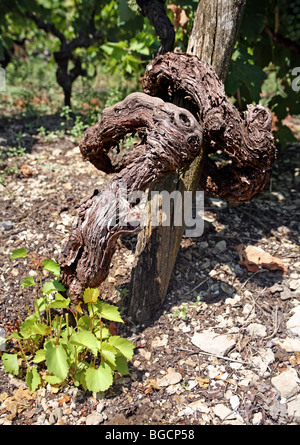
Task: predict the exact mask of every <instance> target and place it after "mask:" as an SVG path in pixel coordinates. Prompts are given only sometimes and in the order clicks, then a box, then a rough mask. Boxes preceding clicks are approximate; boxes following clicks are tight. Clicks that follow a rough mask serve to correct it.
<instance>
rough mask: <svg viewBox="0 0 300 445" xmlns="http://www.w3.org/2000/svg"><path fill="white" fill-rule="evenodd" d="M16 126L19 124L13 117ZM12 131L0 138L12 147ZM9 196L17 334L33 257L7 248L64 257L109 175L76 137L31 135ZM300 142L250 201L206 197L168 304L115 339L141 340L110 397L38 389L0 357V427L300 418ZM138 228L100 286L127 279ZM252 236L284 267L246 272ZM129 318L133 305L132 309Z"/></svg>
mask: <svg viewBox="0 0 300 445" xmlns="http://www.w3.org/2000/svg"><path fill="white" fill-rule="evenodd" d="M14 125H15V126H14ZM18 125H19V124H16V123H15V124H14V123H12V124H11V125H10V127H9V128H8V129H5V131H4V133H3V134H4V136H3V138H2V139H1V140H0V144H2V145H5V142H7V140H8V135H9V134H10V133H9V132H15V133H16V132H17V130H18ZM31 142H32V150H31V152H30V153H28V154H26V155H25V156H23V157H22V158H10V159H8V160H7V162H8V164H7V165H8V166H9V165H10V163H14V165H15V164H16V163H17V166H18V173H15V174H14V175H12V176H7V177H6V180H5V183H4V184H3V185H0V192H1V204H0V205H1V219H0V229H1V232H0V233H1V257H0V268H1V269H0V329H2V331H3V329H4V330H5V332H6V334H8V333H9V332H11V331H12V330H13V329H14V327H15V323H16V320H17V317H18V316H21V317H22V318H24V317H26V316H27V314H28V307H29V308H30V307H31V306H32V304H33V297H32V295H31V294H30V292H29V290H28V289H26V290H24V291H21V290H20V282H21V280H22V278H24V277H25V276H27V275H28V273H29V271H30V269H29V264H27V263H26V260H25V263H24V262H23V261H22V262H21V261H20V262H13V263H12V262H10V261H9V256H10V253H11V251H12V250H14V249H16V248H19V247H27V249H28V250H29V251H30V252H36V253H38V254H39V255H41V256H46V257H50V258H53V259H57V258H58V256H59V253H60V251H61V249H62V247H63V246H64V244H65V242H66V241H67V239H68V236H69V233H70V230H71V226H72V224H73V223H74V221H76V204H77V203H78V202H79V201H80V200H81V199H82V197H84V196H85V195H86V194H87V193H88V192H89V191H90V190H91V189H93V188H96V187H97V186H99V185H101V184H103V183H104V182H105V181H107V179H108V176H107V175H105V174H103V173H101V172H98V171H96V170H95V168H94V167H93V166H92V165H89V164H88V163H85V162H83V161H82V160H81V157H80V153H79V149H78V147H77V146H76V145H74V143H72V142H71V141H70V140H69V139H67V138H63V139H59V138H57V137H53V138H52V139H50V140H49V138H48V140H47V142H46V141H45V140H44V139H43V138H42V137H36V138H34V140H33V141H31ZM299 161H300V153H299V144H298V145H297V144H294V145H291V146H289V147H288V148H287V149H286V150H285V151H284V152H281V153H280V154H279V157H278V160H277V162H276V166H275V169H274V173H273V177H272V181H271V183H270V187H269V188H268V189H267V190H266V191H265V192H264V193H263V194H261V195H260V196H259V197H258V198H257V199H255V200H253V201H252V202H251V203H248V204H245V205H240V206H233V205H229V204H228V203H226V202H223V201H220V200H214V199H210V198H208V197H206V198H205V230H204V233H203V235H202V236H201V237H199V238H184V239H183V240H182V244H181V249H180V252H179V255H178V258H177V262H176V266H175V269H174V271H173V275H172V279H171V283H170V287H169V291H168V294H167V297H166V300H165V304H164V306H163V308H162V310H161V311H160V313H158V314H156V316H155V317H154V318H152V319H151V320H149V321H148V322H147V323H144V324H142V325H135V324H134V323H133V322H132V321H131V320H130V319H129V320H127V323H126V324H125V326H120V328H119V329H120V335H121V336H126V338H129V339H130V340H132V341H133V343H134V344H135V346H136V348H135V353H134V357H133V361H132V363H131V364H130V375H129V376H126V377H121V376H119V377H118V378H116V380H115V383H114V385H113V386H112V387H111V388H110V389H109V390H108V391H107V392H105V393H98V394H94V393H91V392H85V391H83V390H82V389H80V388H75V387H71V386H68V385H67V384H66V385H65V386H62V387H60V388H57V387H51V386H50V385H48V386H47V387H44V388H40V389H38V390H37V391H36V392H34V393H33V394H31V393H30V392H29V390H28V388H27V386H26V384H25V383H24V381H23V380H22V379H20V378H16V377H12V376H10V375H7V374H5V372H4V370H3V366H2V364H1V365H0V424H2V425H10V424H12V425H40V424H50V425H56V424H59V425H74V424H75V425H98V424H101V425H183V426H192V425H227V424H230V425H261V424H262V425H263V424H264V425H271V424H274V425H275V424H276V425H283V424H297V425H299V424H300V386H299V382H300V366H299V365H300V256H299V228H300V227H299V225H300V223H299V207H300V197H299V194H298V192H299V183H300V174H299V165H300V163H299ZM133 245H134V238H132V237H123V238H122V240H120V242H119V244H118V250H117V252H116V254H115V256H114V258H113V263H112V265H111V273H110V275H109V277H108V279H107V280H106V282H105V283H104V284H103V286H102V287H101V289H100V291H101V295H102V296H103V298H105V299H106V300H109V301H112V302H114V301H115V298H116V295H117V292H116V290H115V286H116V285H117V286H120V287H126V283H128V281H129V277H130V270H131V265H132V263H133V259H134V252H133ZM239 245H244V246H255V247H259V248H261V249H263V251H264V252H266V253H268V254H270V255H272V256H274V257H276V258H278V259H280V261H281V262H282V264H283V266H284V267H285V268H286V269H288V272H284V271H283V270H281V269H276V270H269V269H266V268H260V269H259V270H257V271H249V270H248V269H247V268H246V267H245V265H242V264H239V260H240V258H239V255H238V252H237V251H236V250H235V249H233V247H236V246H239ZM124 316H126V308H125V309H124Z"/></svg>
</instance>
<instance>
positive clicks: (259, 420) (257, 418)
mask: <svg viewBox="0 0 300 445" xmlns="http://www.w3.org/2000/svg"><path fill="white" fill-rule="evenodd" d="M262 420H263V416H262V413H255V414H253V419H252V425H261V423H262Z"/></svg>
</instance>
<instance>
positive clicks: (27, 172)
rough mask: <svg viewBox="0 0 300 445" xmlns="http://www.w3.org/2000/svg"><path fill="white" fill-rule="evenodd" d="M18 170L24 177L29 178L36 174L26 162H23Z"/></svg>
mask: <svg viewBox="0 0 300 445" xmlns="http://www.w3.org/2000/svg"><path fill="white" fill-rule="evenodd" d="M20 172H21V173H22V174H23V175H24V176H25V177H26V178H30V177H31V176H33V175H35V174H36V171H35V170H33V169H32V168H31V167H29V166H28V165H27V164H23V165H22V167H21V168H20Z"/></svg>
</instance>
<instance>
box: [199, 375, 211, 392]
mask: <svg viewBox="0 0 300 445" xmlns="http://www.w3.org/2000/svg"><path fill="white" fill-rule="evenodd" d="M196 380H197V382H198V383H199V386H200V388H202V389H207V388H208V386H209V379H204V378H202V377H197V376H196Z"/></svg>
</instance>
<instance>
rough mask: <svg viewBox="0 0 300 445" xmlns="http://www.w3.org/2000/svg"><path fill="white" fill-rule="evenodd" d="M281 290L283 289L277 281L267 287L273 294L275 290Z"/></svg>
mask: <svg viewBox="0 0 300 445" xmlns="http://www.w3.org/2000/svg"><path fill="white" fill-rule="evenodd" d="M282 290H283V287H282V285H281V284H278V283H275V284H273V286H271V287H270V288H269V291H270V292H271V293H272V294H275V293H276V292H282Z"/></svg>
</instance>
